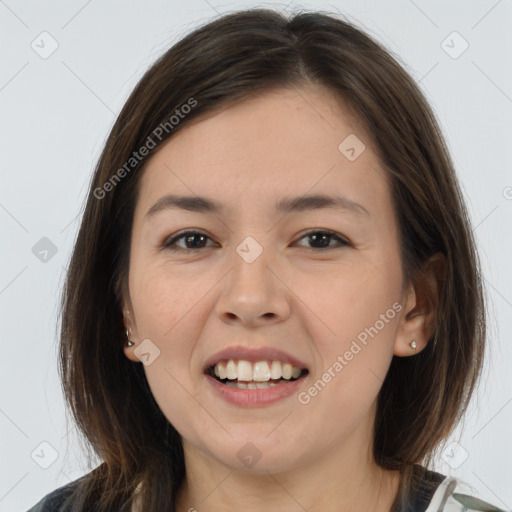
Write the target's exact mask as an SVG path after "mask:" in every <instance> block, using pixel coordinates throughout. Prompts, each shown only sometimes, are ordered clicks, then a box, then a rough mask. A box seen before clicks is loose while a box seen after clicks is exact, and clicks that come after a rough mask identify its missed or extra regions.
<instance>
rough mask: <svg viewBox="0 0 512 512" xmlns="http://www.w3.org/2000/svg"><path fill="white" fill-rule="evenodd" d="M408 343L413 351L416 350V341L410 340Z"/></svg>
mask: <svg viewBox="0 0 512 512" xmlns="http://www.w3.org/2000/svg"><path fill="white" fill-rule="evenodd" d="M409 345H410V346H411V348H412V349H413V350H414V351H416V341H414V340H412V341H411V343H409Z"/></svg>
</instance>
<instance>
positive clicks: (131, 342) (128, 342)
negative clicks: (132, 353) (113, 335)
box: [126, 330, 135, 347]
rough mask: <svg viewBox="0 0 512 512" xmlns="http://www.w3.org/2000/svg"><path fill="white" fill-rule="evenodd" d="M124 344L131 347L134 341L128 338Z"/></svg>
mask: <svg viewBox="0 0 512 512" xmlns="http://www.w3.org/2000/svg"><path fill="white" fill-rule="evenodd" d="M126 337H127V338H128V330H126ZM126 344H127V345H128V346H129V347H132V346H133V345H135V343H134V342H133V341H132V340H131V339H130V338H128V341H127V342H126Z"/></svg>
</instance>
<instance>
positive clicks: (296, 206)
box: [146, 194, 370, 217]
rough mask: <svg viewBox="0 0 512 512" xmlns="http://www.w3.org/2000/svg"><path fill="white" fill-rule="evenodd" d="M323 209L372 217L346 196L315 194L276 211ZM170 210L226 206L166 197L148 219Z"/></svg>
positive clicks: (278, 205) (217, 209)
mask: <svg viewBox="0 0 512 512" xmlns="http://www.w3.org/2000/svg"><path fill="white" fill-rule="evenodd" d="M322 208H334V209H338V210H345V211H348V212H352V213H355V214H358V215H361V214H364V215H370V213H369V212H368V210H367V209H366V208H365V207H364V206H362V205H361V204H359V203H356V202H354V201H352V200H351V199H349V198H348V197H345V196H339V195H338V196H330V195H326V194H315V195H309V196H299V197H288V198H283V199H281V200H279V201H278V202H277V203H276V205H275V209H276V211H277V212H280V213H291V212H304V211H311V210H319V209H322ZM168 209H181V210H187V211H191V212H198V213H215V214H220V213H221V212H222V211H223V210H224V205H223V204H222V203H219V202H217V201H215V200H213V199H209V198H207V197H201V196H177V195H166V196H164V197H162V198H160V199H159V200H158V201H157V202H156V203H155V204H154V205H153V206H152V207H151V208H150V209H149V210H148V211H147V213H146V217H152V216H153V215H154V214H156V213H157V212H160V211H164V210H168Z"/></svg>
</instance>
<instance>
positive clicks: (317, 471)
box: [124, 85, 433, 512]
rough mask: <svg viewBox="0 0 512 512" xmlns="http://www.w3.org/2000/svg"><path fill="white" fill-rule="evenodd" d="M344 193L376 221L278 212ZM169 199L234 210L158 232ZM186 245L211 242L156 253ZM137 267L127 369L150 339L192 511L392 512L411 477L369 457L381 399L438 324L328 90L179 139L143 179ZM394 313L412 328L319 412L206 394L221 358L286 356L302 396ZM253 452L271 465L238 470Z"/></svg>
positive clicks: (370, 154)
mask: <svg viewBox="0 0 512 512" xmlns="http://www.w3.org/2000/svg"><path fill="white" fill-rule="evenodd" d="M349 134H356V135H357V137H358V138H359V139H360V140H361V141H363V143H364V144H365V146H366V148H365V150H364V151H363V152H362V154H361V155H360V156H359V157H358V158H357V159H356V160H355V161H349V160H348V159H347V158H346V157H345V156H344V155H343V154H342V153H341V152H340V151H339V150H338V146H339V144H340V142H341V141H343V140H344V139H345V138H346V137H347V136H348V135H349ZM334 192H336V193H339V194H344V195H346V196H347V197H349V198H350V199H351V200H353V201H355V202H357V203H359V204H360V205H362V206H363V207H364V208H365V209H366V210H367V211H368V214H359V215H358V214H355V213H353V212H350V211H347V210H335V209H318V210H315V211H306V212H298V213H297V212H295V213H289V214H287V215H284V216H283V214H280V215H278V214H276V212H275V211H274V203H275V202H277V201H278V200H279V199H281V198H283V197H290V196H303V195H304V194H306V193H308V194H312V193H326V194H332V193H334ZM169 193H173V194H181V195H200V196H207V197H209V198H212V199H215V200H218V201H221V202H223V204H224V205H225V210H224V211H223V212H222V214H221V215H215V214H212V213H206V214H205V213H198V212H190V211H184V210H177V209H168V210H165V211H161V212H158V213H156V214H155V215H153V216H151V217H150V218H148V219H145V215H146V212H147V211H148V210H149V208H150V207H151V206H152V205H153V204H154V203H155V202H156V201H157V200H158V199H160V198H161V197H162V196H164V195H166V194H169ZM311 228H317V231H321V230H323V231H325V230H330V231H334V232H335V233H337V234H339V235H340V236H341V237H342V238H345V239H347V240H348V241H349V242H350V245H346V246H340V247H336V248H329V249H323V248H318V247H320V246H321V245H322V244H319V243H318V242H317V243H316V245H315V243H314V241H313V242H312V241H311V239H310V238H309V237H307V236H305V233H306V232H307V231H309V230H311ZM184 229H191V230H199V231H201V232H202V233H203V234H205V235H206V236H207V237H208V238H207V239H206V240H203V241H201V239H200V238H199V239H198V237H197V236H196V238H195V240H194V241H193V242H192V243H189V244H188V247H189V249H188V252H187V251H186V250H184V251H183V252H172V251H171V250H170V249H168V248H167V249H166V248H162V247H161V244H162V243H163V242H164V241H165V240H168V239H169V238H170V237H171V235H174V234H176V233H178V232H179V231H182V230H184ZM313 231H314V230H313ZM247 236H252V237H253V238H254V239H255V240H257V242H258V243H259V244H260V246H261V247H262V249H263V252H262V254H261V255H260V256H259V257H258V258H257V259H256V260H255V261H254V262H252V263H248V262H247V261H245V260H244V259H242V258H241V257H240V256H239V255H238V253H237V252H236V248H237V246H238V245H239V244H240V243H241V242H242V241H243V240H244V239H245V238H246V237H247ZM177 243H178V245H179V246H181V247H182V248H185V247H187V244H186V239H181V240H180V241H178V242H177ZM326 243H327V244H330V245H331V246H335V245H336V241H335V240H334V239H331V241H330V242H329V241H328V242H326ZM196 246H199V247H200V248H194V247H196ZM190 247H192V248H190ZM130 258H131V260H130V269H129V276H128V286H127V291H126V293H125V299H124V315H125V324H126V327H127V328H129V329H130V339H131V340H133V341H134V342H135V345H134V346H132V347H126V348H125V354H126V357H128V358H129V359H130V360H132V361H134V363H137V364H141V363H140V361H139V359H138V358H137V357H136V355H135V353H134V350H136V348H137V346H138V345H139V344H140V343H141V342H142V340H144V339H150V340H151V342H152V343H154V344H155V345H156V346H157V347H158V348H159V349H160V355H159V357H157V358H156V359H155V360H154V361H153V362H152V363H151V364H150V365H148V366H145V367H144V370H145V372H146V375H147V378H148V382H149V384H150V387H151V390H152V393H153V395H154V397H155V399H156V401H157V403H158V405H159V407H160V408H161V410H162V412H163V413H164V415H165V416H166V417H167V418H168V420H169V421H170V422H171V423H172V424H173V425H174V426H175V428H176V429H177V430H178V431H179V432H180V434H181V435H182V437H183V446H184V451H185V460H186V471H187V476H186V481H185V483H184V485H183V486H182V488H181V489H180V493H179V496H178V510H179V511H186V510H189V508H190V507H194V508H195V509H197V510H198V511H199V512H200V511H201V510H209V511H220V510H226V509H228V507H229V509H234V508H235V507H236V508H239V507H240V509H242V510H246V511H252V510H254V511H256V510H263V509H269V508H271V509H272V510H280V511H290V512H292V511H302V510H304V509H306V510H308V511H310V512H313V511H319V510H322V511H323V512H325V511H331V510H333V511H334V510H336V511H337V512H339V511H349V510H362V511H364V510H372V511H374V510H376V511H389V510H390V509H391V505H392V503H393V500H394V499H395V496H396V493H397V490H398V483H399V477H398V473H397V472H395V471H385V470H382V469H381V468H380V467H379V466H377V465H376V464H375V462H374V460H373V456H372V449H371V447H372V428H373V424H374V419H375V411H376V404H377V395H378V392H379V390H380V388H381V386H382V382H383V379H384V377H385V375H386V372H387V370H388V368H389V365H390V363H391V359H392V357H393V355H396V356H400V357H407V356H411V355H414V354H415V353H418V352H420V351H421V350H422V349H423V348H424V347H425V346H426V344H427V342H428V339H429V337H430V334H431V331H430V328H429V325H431V321H432V315H433V312H432V310H431V309H429V307H428V303H427V301H426V300H425V297H424V296H423V295H422V292H421V290H420V289H419V288H417V287H415V286H413V285H410V284H406V283H405V282H404V281H403V277H402V265H401V261H400V253H399V235H398V226H397V221H396V216H395V210H394V206H393V202H392V197H391V192H390V188H389V184H388V182H387V179H386V174H385V172H384V171H383V170H382V168H381V166H380V163H379V160H378V157H377V151H376V149H375V147H374V145H373V143H372V141H371V139H370V137H369V136H368V134H367V132H366V131H365V130H364V127H363V126H362V125H361V123H360V122H359V121H358V118H357V116H356V115H355V114H354V112H353V111H352V110H351V109H350V108H349V106H348V105H347V104H345V103H344V102H343V101H342V100H341V99H339V98H336V97H334V96H333V95H332V93H331V92H330V91H329V90H328V89H325V88H323V87H321V86H319V85H314V86H313V85H311V86H307V87H302V88H301V89H288V88H286V89H277V90H273V91H271V92H265V93H264V94H262V95H259V96H257V97H256V98H253V99H250V100H245V101H243V102H239V103H236V104H235V105H231V106H229V107H228V108H224V109H222V110H220V111H216V112H214V113H210V114H209V115H207V116H205V117H203V118H201V119H199V120H198V121H194V122H193V123H192V124H190V125H189V126H187V127H185V128H184V129H183V130H182V131H180V132H178V133H176V135H175V136H173V138H171V139H170V140H169V141H168V142H167V143H166V144H165V145H164V146H163V147H162V148H161V149H160V150H159V152H158V153H156V154H155V155H154V156H153V157H152V158H151V160H150V161H149V163H148V164H147V167H146V168H145V170H144V174H143V176H142V178H141V188H140V192H139V196H138V199H137V204H136V210H135V216H134V224H133V231H132V240H131V253H130ZM397 302H398V303H399V304H400V305H401V306H402V310H401V312H399V313H397V314H396V315H395V316H394V318H392V319H390V320H389V321H388V322H386V323H385V326H384V328H382V329H381V330H380V331H379V332H378V334H377V335H376V336H374V337H373V338H369V341H368V343H367V345H366V346H363V345H361V344H360V345H361V346H362V347H363V348H362V350H361V351H360V352H359V353H358V354H357V355H356V356H354V357H353V359H352V360H351V361H349V362H348V364H347V365H346V366H345V367H344V368H343V370H342V371H340V372H338V373H337V374H336V376H335V377H334V378H332V379H331V381H330V382H329V383H328V384H327V385H326V386H325V387H324V389H322V391H321V392H320V393H318V394H317V395H316V396H314V397H312V398H311V400H310V402H309V403H308V404H302V403H300V402H299V401H298V399H297V396H296V395H292V396H291V397H287V398H285V399H284V400H281V401H279V402H277V403H275V404H270V405H266V406H264V407H257V408H243V407H237V406H235V405H232V404H229V403H227V402H224V401H223V400H222V399H220V398H218V396H217V395H216V394H214V393H213V392H212V389H211V388H210V387H209V386H208V385H206V384H205V380H204V376H203V371H202V370H203V365H204V363H205V361H206V359H207V358H208V357H210V356H211V355H213V354H214V353H216V352H217V351H219V350H221V349H223V348H225V347H227V346H232V345H238V344H240V345H244V346H248V347H261V346H273V347H278V348H280V349H281V350H284V351H286V352H288V353H290V354H292V355H294V356H296V357H297V358H299V359H300V360H302V361H304V362H307V365H308V367H309V372H310V373H309V375H308V377H307V378H306V380H305V381H304V382H303V383H302V384H301V388H300V390H299V391H305V390H307V389H308V388H309V387H310V386H311V385H312V384H313V383H314V382H315V381H316V380H317V379H319V378H320V377H321V376H322V374H323V373H324V372H325V371H327V369H328V368H329V367H332V365H333V363H334V362H335V361H336V360H337V357H338V356H339V355H343V354H344V353H345V352H346V351H347V350H348V349H349V348H350V346H351V343H352V341H353V340H355V339H356V336H357V335H358V334H359V333H361V331H363V330H364V329H365V327H370V326H374V325H375V323H376V321H377V320H379V318H380V315H382V314H385V313H386V311H387V310H389V309H390V308H391V307H392V305H393V304H394V303H397ZM269 313H271V314H269ZM413 339H414V340H415V341H416V344H417V349H416V352H414V351H413V350H412V349H411V347H410V345H409V343H410V342H411V340H413ZM247 442H251V443H253V444H254V445H255V446H256V447H257V449H258V450H259V452H260V454H261V459H260V460H259V461H258V462H257V463H255V464H254V465H253V466H252V467H250V468H248V467H246V466H245V465H244V464H243V463H242V462H241V461H240V460H239V458H238V457H237V452H238V451H239V450H240V449H241V448H242V447H243V446H244V445H245V444H246V443H247Z"/></svg>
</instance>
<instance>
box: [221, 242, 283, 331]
mask: <svg viewBox="0 0 512 512" xmlns="http://www.w3.org/2000/svg"><path fill="white" fill-rule="evenodd" d="M239 249H240V248H239ZM242 250H243V248H242ZM267 254H268V251H267V249H265V250H263V251H262V252H261V254H260V255H259V256H258V257H257V258H256V259H254V260H253V261H252V259H251V258H245V256H244V253H243V252H242V251H240V252H235V254H234V255H233V258H232V260H231V262H232V270H231V271H230V272H229V273H228V275H227V276H226V279H225V280H224V284H223V286H222V287H221V291H220V294H219V297H218V300H217V303H216V307H215V310H216V313H217V315H218V316H219V318H221V320H222V321H223V322H226V323H229V324H241V325H244V326H246V327H257V326H263V325H267V324H274V323H279V322H283V321H285V320H286V319H287V318H288V317H289V315H290V310H291V307H290V293H291V292H290V289H289V287H288V286H287V284H286V279H284V276H281V275H279V274H280V271H279V269H278V268H277V265H276V264H275V260H272V258H270V257H267Z"/></svg>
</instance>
